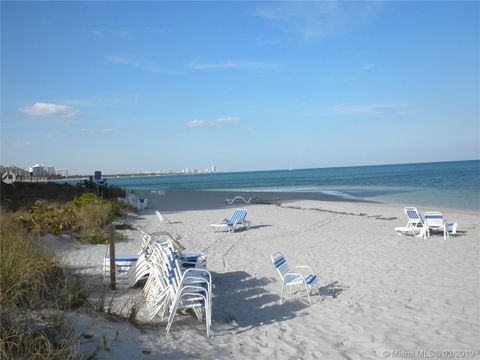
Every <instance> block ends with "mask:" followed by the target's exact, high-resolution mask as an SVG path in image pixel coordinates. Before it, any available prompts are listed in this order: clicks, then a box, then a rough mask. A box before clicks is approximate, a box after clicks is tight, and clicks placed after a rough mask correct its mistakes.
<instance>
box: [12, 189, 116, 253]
mask: <svg viewBox="0 0 480 360" xmlns="http://www.w3.org/2000/svg"><path fill="white" fill-rule="evenodd" d="M121 213H122V211H121V208H120V206H119V205H118V204H117V203H115V202H112V201H109V200H104V199H101V198H99V197H98V196H96V195H95V194H93V193H84V194H82V195H80V196H77V197H75V198H74V199H73V200H72V201H69V202H67V203H65V204H63V205H60V204H54V203H53V204H51V203H47V202H45V201H36V202H35V203H34V204H33V206H32V207H31V208H30V209H29V211H28V213H20V214H19V215H18V216H17V222H19V223H20V224H22V225H23V226H24V227H25V228H26V229H27V230H28V231H30V232H32V233H34V234H39V235H45V234H49V233H51V234H55V235H59V234H61V233H62V232H72V233H74V234H76V235H77V236H78V237H79V239H80V241H83V242H89V243H93V244H98V243H105V242H106V241H107V240H108V233H107V231H106V225H107V224H108V223H109V222H111V221H113V220H114V219H115V218H116V217H118V216H120V215H121Z"/></svg>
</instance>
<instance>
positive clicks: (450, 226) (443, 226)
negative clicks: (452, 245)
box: [425, 211, 458, 240]
mask: <svg viewBox="0 0 480 360" xmlns="http://www.w3.org/2000/svg"><path fill="white" fill-rule="evenodd" d="M425 226H426V228H427V236H429V237H430V232H435V231H442V232H443V238H444V239H445V240H446V239H447V237H449V236H450V234H449V231H450V232H451V233H452V234H456V233H457V226H458V224H457V223H456V222H447V221H446V220H445V219H444V218H443V215H442V213H441V212H438V211H428V212H426V213H425Z"/></svg>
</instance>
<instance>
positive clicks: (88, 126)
mask: <svg viewBox="0 0 480 360" xmlns="http://www.w3.org/2000/svg"><path fill="white" fill-rule="evenodd" d="M1 10H2V11H1V30H2V31H1V36H2V38H1V47H2V48H1V50H2V51H1V65H2V70H1V71H2V76H1V87H2V98H1V164H2V165H16V166H20V167H22V168H25V169H28V168H29V167H30V166H31V165H32V164H34V163H45V164H55V166H58V167H59V168H61V169H68V172H69V174H93V171H95V170H102V172H103V173H104V174H109V173H110V174H114V173H135V172H141V171H143V169H176V170H180V169H182V168H209V167H211V164H215V165H216V166H217V167H218V169H221V171H222V172H230V171H249V170H274V169H288V168H290V167H291V168H294V169H299V168H322V167H339V166H359V165H380V164H401V163H415V162H437V161H452V160H471V159H479V158H480V113H479V111H480V110H479V107H480V106H479V99H480V72H479V65H478V64H479V63H480V55H479V54H480V45H479V44H480V4H479V3H477V2H176V3H175V2H138V3H133V2H48V3H47V2H2V3H1ZM208 164H210V165H208Z"/></svg>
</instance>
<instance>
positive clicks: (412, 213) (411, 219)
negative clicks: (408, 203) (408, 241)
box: [394, 207, 427, 238]
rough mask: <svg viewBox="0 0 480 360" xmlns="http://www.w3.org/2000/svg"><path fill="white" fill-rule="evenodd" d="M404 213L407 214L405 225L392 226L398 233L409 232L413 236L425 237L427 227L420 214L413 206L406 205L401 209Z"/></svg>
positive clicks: (404, 233)
mask: <svg viewBox="0 0 480 360" xmlns="http://www.w3.org/2000/svg"><path fill="white" fill-rule="evenodd" d="M403 211H404V212H405V215H407V218H408V222H407V225H405V226H399V227H396V228H394V230H395V231H396V232H397V233H398V235H400V236H402V235H406V234H411V235H413V236H415V237H421V238H426V237H427V227H426V225H425V221H424V220H423V218H422V216H421V215H420V213H419V212H418V210H417V208H415V207H406V208H405V209H403Z"/></svg>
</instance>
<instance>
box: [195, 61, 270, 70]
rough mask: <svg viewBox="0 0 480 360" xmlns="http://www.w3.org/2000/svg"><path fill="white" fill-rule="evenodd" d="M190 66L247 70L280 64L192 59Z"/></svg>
mask: <svg viewBox="0 0 480 360" xmlns="http://www.w3.org/2000/svg"><path fill="white" fill-rule="evenodd" d="M188 67H189V68H190V69H193V70H214V69H240V70H241V69H246V70H268V69H275V68H279V65H278V64H273V63H269V62H262V61H232V60H227V61H220V62H203V63H202V62H199V61H191V62H190V63H189V64H188Z"/></svg>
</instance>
